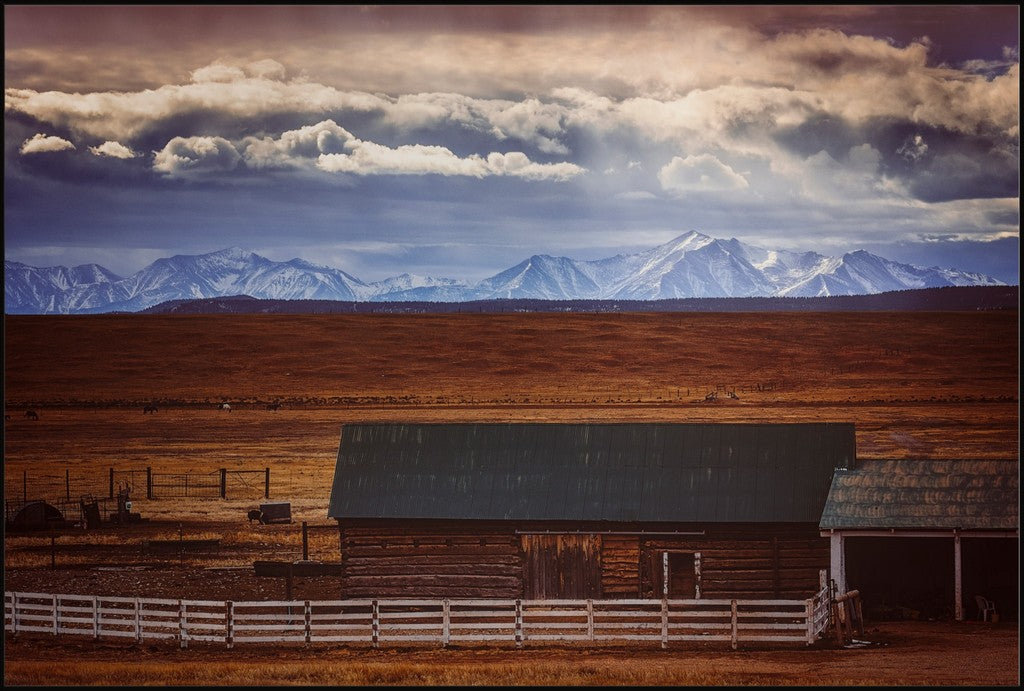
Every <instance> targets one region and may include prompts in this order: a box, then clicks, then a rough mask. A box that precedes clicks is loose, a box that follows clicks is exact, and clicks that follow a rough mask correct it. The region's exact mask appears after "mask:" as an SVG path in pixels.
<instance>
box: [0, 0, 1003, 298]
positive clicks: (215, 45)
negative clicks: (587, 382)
mask: <svg viewBox="0 0 1024 691" xmlns="http://www.w3.org/2000/svg"><path fill="white" fill-rule="evenodd" d="M4 20H5V26H4V39H5V46H4V58H5V60H4V98H5V100H4V104H5V107H4V255H5V259H6V260H9V261H20V262H23V263H26V264H30V265H32V266H58V265H61V266H76V265H80V264H86V263H98V264H101V265H103V266H105V267H106V268H108V269H110V270H111V271H114V272H115V273H117V274H119V275H121V276H128V275H130V274H132V273H134V272H136V271H138V270H140V269H142V268H143V267H144V266H146V265H147V264H148V263H150V262H152V261H154V260H156V259H158V258H161V257H165V256H172V255H176V254H203V253H206V252H213V251H217V250H220V249H224V248H227V247H241V248H243V249H248V250H251V251H254V252H256V253H258V254H261V255H263V256H265V257H268V258H270V259H273V260H276V261H286V260H288V259H292V258H295V257H299V258H302V259H306V260H308V261H311V262H313V263H315V264H320V265H326V266H331V267H334V268H339V269H342V270H344V271H346V272H348V273H350V274H352V275H354V276H356V277H357V278H360V279H362V280H364V281H374V280H380V279H383V278H387V277H390V276H395V275H397V274H400V273H404V272H409V273H413V274H418V275H422V276H434V277H448V278H455V279H460V280H465V281H471V282H472V281H477V280H480V279H483V278H486V277H489V276H492V275H494V274H496V273H498V272H499V271H502V270H504V269H506V268H508V267H510V266H512V265H514V264H516V263H518V262H520V261H522V260H523V259H525V258H527V257H529V256H531V255H533V254H550V255H554V256H567V257H571V258H574V259H584V260H586V259H598V258H603V257H609V256H613V255H616V254H621V253H630V252H636V251H639V250H643V249H647V248H649V247H652V246H654V245H657V244H660V243H662V242H666V241H668V240H671V239H672V238H674V237H676V236H678V235H681V234H683V233H685V232H687V231H690V230H697V231H699V232H701V233H704V234H706V235H710V236H712V237H717V238H737V239H739V240H741V241H743V242H748V243H750V244H754V245H758V246H761V247H767V248H771V249H786V250H796V251H809V250H811V251H817V252H821V253H822V254H827V255H838V254H842V253H844V252H847V251H853V250H857V249H867V250H869V251H872V252H875V253H876V254H880V255H882V256H884V257H887V258H890V259H894V260H897V261H904V262H908V263H913V264H918V265H921V266H942V267H946V268H957V269H961V270H968V271H978V272H982V273H987V274H988V275H991V276H993V277H996V278H998V279H1000V280H1003V281H1004V282H1007V283H1014V284H1016V283H1019V279H1018V275H1019V233H1020V174H1019V167H1020V166H1019V164H1020V130H1019V121H1020V92H1019V70H1020V59H1019V46H1020V41H1019V33H1018V26H1019V6H1018V5H973V4H972V5H933V6H927V5H905V6H899V5H795V6H785V5H749V6H743V5H721V6H714V5H651V6H643V5H639V6H638V5H619V6H617V5H593V6H585V5H547V6H546V5H451V6H444V5H407V6H398V5H384V6H360V5H310V6H302V5H223V6H202V5H173V6H172V5H167V6H163V5H155V6H153V5H145V6H142V5H139V6H133V5H117V6H102V5H89V6H77V5H76V6H70V5H69V6H59V5H51V6H46V5H38V6H37V5H17V4H13V5H12V4H6V5H5V6H4Z"/></svg>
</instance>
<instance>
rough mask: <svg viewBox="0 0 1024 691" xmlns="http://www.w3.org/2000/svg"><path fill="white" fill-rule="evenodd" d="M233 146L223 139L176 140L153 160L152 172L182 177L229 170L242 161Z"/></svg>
mask: <svg viewBox="0 0 1024 691" xmlns="http://www.w3.org/2000/svg"><path fill="white" fill-rule="evenodd" d="M241 158H242V157H241V155H240V154H239V153H238V151H237V150H236V149H235V147H234V145H233V144H232V143H231V142H229V141H228V140H226V139H224V138H222V137H188V138H186V137H175V138H174V139H172V140H171V141H169V142H167V144H166V145H165V146H164V148H163V149H161V150H160V151H158V152H156V155H155V156H154V158H153V170H156V171H158V172H161V173H166V174H168V175H171V176H175V177H181V176H187V175H190V174H195V173H219V172H225V171H229V170H232V169H233V168H234V167H235V166H236V165H238V162H239V160H241Z"/></svg>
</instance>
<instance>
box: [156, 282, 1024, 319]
mask: <svg viewBox="0 0 1024 691" xmlns="http://www.w3.org/2000/svg"><path fill="white" fill-rule="evenodd" d="M1019 302H1020V286H948V287H943V288H921V289H917V290H899V291H892V292H888V293H878V294H875V295H836V296H829V297H748V298H677V299H670V300H535V299H499V300H471V301H467V302H365V301H364V302H350V301H342V300H261V299H258V298H254V297H250V296H248V295H235V296H230V297H218V298H204V299H198V300H170V301H167V302H163V303H161V304H159V305H155V306H153V307H150V308H148V309H145V310H142V311H141V312H139V314H425V313H442V314H454V313H469V314H493V313H499V314H500V313H511V312H918V311H924V312H934V311H938V312H950V311H953V312H963V311H970V312H973V311H976V310H1007V309H1017V308H1018V307H1019Z"/></svg>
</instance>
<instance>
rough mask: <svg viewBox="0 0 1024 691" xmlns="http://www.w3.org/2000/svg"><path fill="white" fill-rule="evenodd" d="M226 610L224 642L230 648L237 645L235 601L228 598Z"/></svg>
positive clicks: (225, 604)
mask: <svg viewBox="0 0 1024 691" xmlns="http://www.w3.org/2000/svg"><path fill="white" fill-rule="evenodd" d="M224 610H225V611H224V644H225V645H227V647H228V649H229V650H230V649H231V648H234V647H235V603H234V602H232V601H231V600H228V601H227V602H225V603H224Z"/></svg>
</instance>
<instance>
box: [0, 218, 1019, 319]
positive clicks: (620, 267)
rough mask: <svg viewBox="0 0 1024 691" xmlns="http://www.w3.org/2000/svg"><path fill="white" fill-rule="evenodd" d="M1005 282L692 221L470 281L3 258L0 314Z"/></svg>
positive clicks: (236, 257) (259, 262)
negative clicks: (786, 245) (607, 252)
mask: <svg viewBox="0 0 1024 691" xmlns="http://www.w3.org/2000/svg"><path fill="white" fill-rule="evenodd" d="M971 285H1004V284H1003V283H1002V282H1001V281H998V280H996V279H994V278H991V277H989V276H985V275H982V274H977V273H968V272H963V271H957V270H955V269H945V268H938V267H932V268H922V267H919V266H913V265H910V264H900V263H898V262H894V261H890V260H888V259H885V258H883V257H879V256H877V255H874V254H870V253H868V252H865V251H863V250H858V251H855V252H849V253H847V254H844V255H843V256H841V257H827V256H825V255H821V254H817V253H815V252H788V251H783V250H771V249H764V248H761V247H756V246H753V245H747V244H745V243H742V242H739V241H738V240H736V239H730V240H720V239H715V238H712V237H709V236H707V235H703V234H701V233H698V232H695V231H691V232H688V233H685V234H683V235H680V236H679V237H677V238H675V239H673V240H671V241H669V242H667V243H665V244H663V245H658V246H657V247H653V248H651V249H649V250H645V251H643V252H638V253H636V254H621V255H617V256H614V257H609V258H606V259H598V260H593V261H579V260H575V259H570V258H568V257H552V256H549V255H534V256H532V257H530V258H529V259H527V260H525V261H523V262H521V263H519V264H517V265H516V266H513V267H511V268H509V269H506V270H504V271H502V272H500V273H498V274H495V275H494V276H491V277H490V278H486V279H484V280H482V281H480V282H478V283H476V284H475V285H470V284H467V283H465V282H462V281H458V280H455V279H451V278H431V277H424V276H413V275H410V274H402V275H400V276H395V277H393V278H388V279H385V280H382V281H375V282H372V283H364V282H363V281H360V280H359V279H357V278H355V277H353V276H351V275H349V274H347V273H345V272H344V271H341V270H340V269H334V268H330V267H326V266H318V265H315V264H311V263H310V262H307V261H305V260H302V259H292V260H290V261H287V262H275V261H271V260H270V259H267V258H265V257H261V256H259V255H257V254H254V253H252V252H248V251H245V250H242V249H239V248H236V247H233V248H230V249H225V250H220V251H218V252H212V253H210V254H202V255H195V256H185V255H179V256H174V257H170V258H166V259H159V260H157V261H155V262H153V263H152V264H150V265H149V266H147V267H146V268H144V269H142V270H141V271H139V272H137V273H135V274H133V275H131V276H129V277H127V278H120V277H118V276H116V275H114V274H113V273H111V272H109V271H107V270H106V269H104V268H103V267H100V266H97V265H95V264H89V265H83V266H77V267H74V268H72V269H67V268H64V267H49V268H34V267H30V266H26V265H25V264H20V263H17V262H5V263H4V293H5V311H6V313H8V314H73V313H87V312H113V311H128V312H134V311H139V310H142V309H145V308H147V307H151V306H153V305H157V304H159V303H161V302H166V301H168V300H188V299H199V298H212V297H224V296H230V295H249V296H252V297H254V298H260V299H273V300H343V301H432V302H462V301H467V300H489V299H500V298H520V299H539V300H602V299H607V300H663V299H671V298H693V297H698V298H699V297H821V296H829V295H870V294H876V293H881V292H887V291H894V290H908V289H915V288H935V287H942V286H971Z"/></svg>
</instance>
